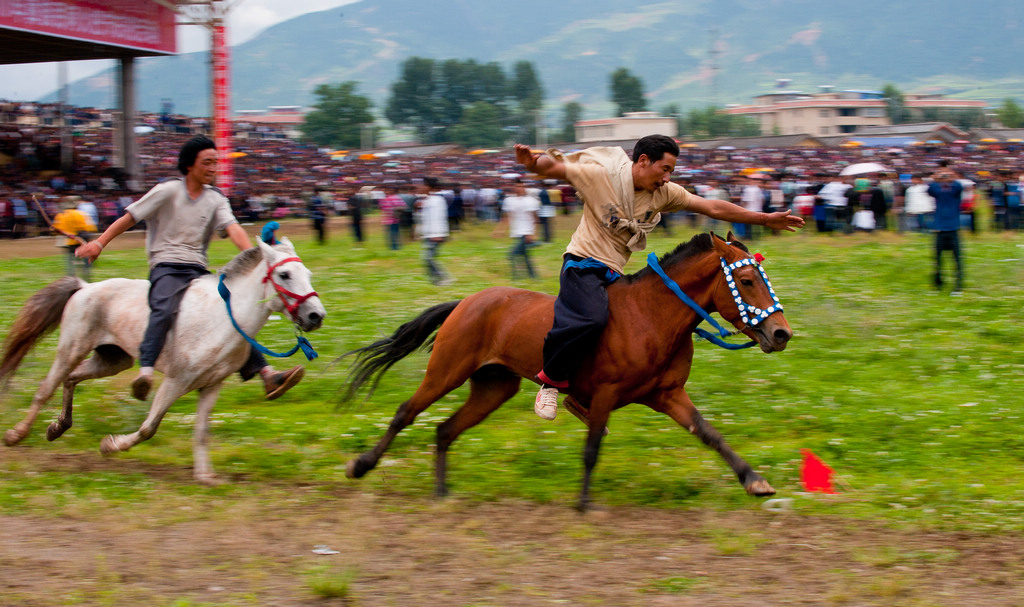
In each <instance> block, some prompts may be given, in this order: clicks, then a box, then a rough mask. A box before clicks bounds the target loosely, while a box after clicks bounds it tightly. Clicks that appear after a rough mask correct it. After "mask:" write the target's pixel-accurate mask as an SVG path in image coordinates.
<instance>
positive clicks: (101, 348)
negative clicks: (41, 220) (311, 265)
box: [0, 238, 326, 484]
mask: <svg viewBox="0 0 1024 607" xmlns="http://www.w3.org/2000/svg"><path fill="white" fill-rule="evenodd" d="M258 245H259V247H258V248H252V249H249V250H247V251H243V252H242V253H239V254H238V255H237V256H236V257H235V258H234V259H233V260H231V262H230V263H228V264H227V265H226V266H225V267H224V269H223V270H222V271H221V273H222V274H223V276H224V285H225V286H226V287H227V288H228V289H229V290H230V293H231V295H230V297H231V311H232V315H233V316H234V318H235V321H236V322H237V323H238V326H239V327H240V328H241V329H242V330H244V331H245V332H246V334H247V335H250V336H252V335H256V333H257V332H258V331H259V330H260V329H261V328H262V327H263V325H264V324H265V323H266V322H267V319H268V318H269V317H270V313H271V312H287V313H288V314H289V315H290V316H291V319H292V321H293V322H294V323H295V325H296V326H297V327H298V328H300V329H302V330H303V331H312V330H314V329H317V328H318V327H320V325H321V323H322V322H323V319H324V316H325V315H326V312H325V311H324V306H323V304H322V303H321V302H320V298H319V297H318V296H317V295H316V292H315V291H313V287H312V284H311V281H310V278H311V276H312V273H311V272H310V271H309V270H308V269H307V268H306V266H304V265H303V264H302V261H301V260H300V259H299V258H298V257H297V256H296V255H295V248H294V247H293V246H292V244H291V242H289V241H288V239H286V238H283V239H281V244H278V245H275V246H273V247H271V246H270V245H267V244H265V243H263V242H262V241H258ZM217 285H218V276H215V275H212V274H211V275H209V276H203V277H201V278H198V279H196V280H194V281H193V282H192V283H191V284H190V285H189V287H188V290H187V291H186V292H185V295H184V297H182V300H181V305H180V307H179V309H178V316H177V320H176V321H175V324H174V326H173V327H172V328H171V331H170V332H169V333H168V335H167V341H166V343H165V344H164V347H163V350H162V351H161V352H160V358H159V359H158V360H157V361H156V369H157V370H159V371H161V372H162V373H163V374H164V379H163V381H162V382H161V383H160V388H159V389H158V390H157V392H156V395H155V396H154V397H153V403H152V406H151V407H150V409H149V416H148V417H146V421H144V422H143V423H142V426H141V427H140V428H139V429H138V430H137V431H136V432H133V433H131V434H122V435H110V436H107V437H105V438H104V439H103V440H102V441H100V451H101V452H102V453H104V454H110V453H115V452H117V451H127V450H128V449H130V448H132V447H134V446H135V445H137V444H139V443H140V442H142V441H144V440H146V439H148V438H150V437H151V436H153V435H154V434H155V433H156V430H157V428H158V427H159V425H160V421H161V420H162V419H163V417H164V414H165V413H167V410H168V409H170V407H171V405H172V404H174V402H175V401H176V400H178V398H180V397H181V396H182V395H184V394H186V393H188V392H191V391H193V390H198V391H199V404H198V405H197V407H196V423H195V430H194V432H193V437H192V440H193V447H192V454H193V458H194V469H193V476H194V477H195V479H196V480H197V481H198V482H200V483H204V484H214V483H215V482H216V480H217V479H216V476H215V474H214V472H213V467H212V466H211V465H210V455H209V452H208V450H207V443H208V435H209V420H210V412H211V411H212V410H213V405H214V403H215V402H216V401H217V395H218V393H220V389H221V386H222V384H223V381H224V378H225V377H227V376H228V375H231V374H232V373H234V372H236V371H238V370H239V369H241V368H242V365H243V364H244V363H245V361H246V359H247V357H248V355H249V347H250V346H249V344H248V343H247V342H246V340H245V339H244V338H243V337H242V335H240V334H239V333H238V331H236V330H235V328H234V327H233V326H232V323H231V319H230V318H229V316H228V312H227V307H226V306H225V302H224V300H223V299H222V298H221V296H220V295H219V293H218V286H217ZM148 293H149V281H147V280H128V279H125V278H112V279H110V280H104V281H102V282H98V283H92V284H88V283H85V282H83V281H81V280H79V279H77V278H73V277H65V278H61V279H60V280H58V281H56V282H54V283H52V284H50V285H49V286H47V287H45V288H43V289H42V290H40V291H39V292H37V293H35V294H34V295H33V296H32V297H30V298H29V300H28V302H26V303H25V306H24V307H23V308H22V310H21V312H20V313H19V314H18V318H17V319H16V320H15V322H14V325H13V326H12V328H11V331H10V333H9V334H8V336H7V339H6V341H5V343H4V351H3V355H2V356H0V383H6V382H7V381H8V380H9V379H10V378H11V376H12V375H13V374H14V372H15V371H16V370H17V368H18V365H19V364H20V363H21V360H22V359H23V358H24V357H25V355H26V354H28V352H29V351H30V350H31V349H32V347H33V346H34V345H35V343H36V342H37V341H38V340H39V339H40V338H41V337H42V336H44V335H45V334H46V333H48V332H49V331H52V330H53V329H55V328H56V327H57V326H58V325H60V326H61V332H60V340H59V341H58V343H57V356H56V358H55V360H54V361H53V365H52V366H51V367H50V372H49V373H48V374H47V376H46V379H44V380H43V381H42V383H41V384H40V385H39V389H38V390H37V391H36V393H35V396H34V397H33V398H32V405H31V407H30V408H29V411H28V414H27V415H26V416H25V419H23V420H22V421H20V422H18V423H17V424H16V425H15V426H14V428H12V429H10V430H8V431H7V432H6V433H5V434H4V443H5V444H6V445H8V446H11V445H14V444H17V443H18V442H19V441H21V440H22V439H23V438H25V436H26V435H27V434H28V432H29V429H30V428H31V427H32V422H33V421H35V418H36V416H37V415H38V414H39V409H40V407H42V406H43V405H44V404H45V403H46V402H47V401H49V400H50V397H51V396H53V393H54V391H55V390H56V389H57V386H58V385H61V384H63V386H64V408H63V411H61V414H60V416H59V417H58V418H57V421H55V422H53V423H52V424H50V426H49V427H48V428H47V430H46V438H47V439H48V440H51V441H52V440H54V439H56V438H58V437H59V436H61V435H62V434H64V432H65V431H66V430H67V429H68V428H70V427H71V404H72V400H73V397H74V391H75V386H76V385H77V384H78V383H79V382H81V381H83V380H86V379H93V378H96V377H107V376H110V375H115V374H117V373H120V372H121V371H124V370H125V369H128V368H130V367H131V366H132V364H133V361H134V359H135V358H136V357H138V354H139V344H141V343H142V335H143V333H144V332H145V330H146V324H147V322H148V318H149V304H148ZM90 353H91V354H92V356H91V357H90V356H89V354H90ZM87 357H88V358H87Z"/></svg>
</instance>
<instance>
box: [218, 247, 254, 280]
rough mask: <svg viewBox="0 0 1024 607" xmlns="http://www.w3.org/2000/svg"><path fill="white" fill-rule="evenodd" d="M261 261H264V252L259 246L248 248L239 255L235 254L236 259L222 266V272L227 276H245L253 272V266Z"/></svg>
mask: <svg viewBox="0 0 1024 607" xmlns="http://www.w3.org/2000/svg"><path fill="white" fill-rule="evenodd" d="M261 261H263V253H262V252H261V251H260V248H259V247H253V248H251V249H246V250H244V251H242V252H241V253H239V254H238V255H235V258H234V259H232V260H231V261H229V262H228V263H227V265H226V266H224V267H223V268H221V270H220V273H221V274H223V275H224V276H225V277H226V278H233V277H235V276H243V275H245V274H248V273H249V272H252V270H253V268H255V267H256V266H258V265H259V264H260V262H261Z"/></svg>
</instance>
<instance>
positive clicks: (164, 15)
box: [0, 0, 175, 53]
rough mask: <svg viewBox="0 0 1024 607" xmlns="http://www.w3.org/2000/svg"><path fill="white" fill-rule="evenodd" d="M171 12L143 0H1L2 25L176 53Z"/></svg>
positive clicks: (75, 38) (102, 42) (172, 12)
mask: <svg viewBox="0 0 1024 607" xmlns="http://www.w3.org/2000/svg"><path fill="white" fill-rule="evenodd" d="M174 22H175V16H174V11H173V10H171V9H169V8H167V7H165V6H161V5H160V4H158V3H156V2H153V1H152V0H146V1H144V2H139V1H137V0H102V2H101V1H98V0H91V1H90V0H0V28H6V29H15V30H21V31H25V32H32V33H39V34H48V35H51V36H59V37H62V38H71V39H74V40H85V41H89V42H97V43H100V44H110V45H113V46H121V47H127V48H133V49H141V50H147V51H155V52H160V53H173V52H175V39H174Z"/></svg>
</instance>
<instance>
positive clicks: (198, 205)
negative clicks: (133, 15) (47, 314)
mask: <svg viewBox="0 0 1024 607" xmlns="http://www.w3.org/2000/svg"><path fill="white" fill-rule="evenodd" d="M216 169H217V152H216V146H215V145H214V143H213V141H212V140H211V139H210V138H209V137H206V136H205V135H196V136H195V137H193V138H191V139H189V140H188V141H187V142H186V143H185V145H183V146H182V148H181V151H180V152H179V154H178V170H179V171H181V173H182V175H184V176H185V177H184V179H175V180H170V181H165V182H163V183H160V184H158V185H156V186H154V187H153V189H151V190H150V191H149V192H148V193H147V194H146V195H145V196H143V197H142V198H140V199H139V200H137V201H135V202H134V203H132V204H131V205H129V206H128V208H127V209H126V212H125V214H124V215H123V216H121V217H120V218H119V219H118V220H117V221H115V222H114V223H112V224H111V225H110V227H109V228H107V229H106V231H105V232H103V234H102V235H100V237H99V238H97V239H96V240H94V241H92V242H90V243H88V244H86V245H84V246H81V247H79V248H78V250H77V251H76V252H75V255H77V256H78V257H84V258H86V259H88V260H89V261H90V262H94V261H95V260H96V258H97V257H99V256H100V253H101V252H102V251H103V248H104V247H105V246H106V245H107V244H109V243H110V241H111V240H113V239H114V238H117V237H118V236H119V235H121V234H122V233H124V232H125V231H127V230H128V229H129V228H131V227H132V226H134V225H135V224H136V223H138V222H139V221H143V220H145V221H146V254H147V256H148V258H149V267H150V272H149V282H150V288H149V308H150V315H149V324H148V325H147V327H146V333H145V337H144V338H143V341H142V345H141V346H140V348H139V366H140V369H139V375H138V377H137V378H136V379H135V381H133V382H132V395H133V396H135V398H137V399H139V400H145V399H146V397H147V396H148V395H149V391H150V388H151V387H152V385H153V367H154V366H155V365H156V361H157V358H159V356H160V351H161V350H162V349H163V346H164V342H165V340H166V338H167V332H168V331H169V330H170V329H171V327H172V326H173V325H174V320H175V317H176V316H177V313H178V306H179V304H180V303H181V298H182V296H183V295H184V294H185V290H186V289H187V288H188V285H189V283H190V282H192V280H193V279H195V278H198V277H200V276H204V275H206V274H208V273H209V271H208V270H207V269H206V265H207V257H206V250H207V247H208V246H209V244H210V240H211V238H212V237H213V233H214V231H217V232H221V233H223V234H226V236H227V237H228V238H230V239H231V242H233V243H234V244H235V246H237V247H238V249H239V250H240V251H245V250H246V249H249V248H250V247H251V246H252V245H251V243H250V242H249V237H248V235H247V234H246V232H245V230H244V229H243V228H242V227H241V226H240V225H239V224H238V220H237V219H235V217H234V215H233V214H232V213H231V206H230V205H229V204H228V199H227V198H226V197H225V196H224V195H223V194H221V193H220V191H219V190H217V189H216V188H215V187H213V185H212V184H213V182H214V179H215V178H216V174H217V173H216ZM257 372H258V373H259V374H260V375H261V376H262V377H263V384H264V391H265V393H266V398H267V400H274V399H275V398H278V397H279V396H281V395H282V394H284V393H285V392H287V391H288V390H289V389H290V388H291V387H292V386H294V385H295V384H297V383H299V380H301V379H302V376H303V374H304V373H305V369H304V368H303V367H302V366H301V365H300V366H297V367H293V368H291V369H289V370H287V371H281V372H279V371H275V370H274V369H273V367H271V366H270V365H268V364H267V361H266V359H265V358H264V357H263V355H262V354H260V353H259V352H257V351H256V350H255V349H253V350H251V351H250V354H249V359H248V360H247V361H246V363H245V365H244V366H243V367H242V368H241V370H239V375H241V376H242V379H243V380H248V379H250V378H251V377H253V376H254V375H256V373H257Z"/></svg>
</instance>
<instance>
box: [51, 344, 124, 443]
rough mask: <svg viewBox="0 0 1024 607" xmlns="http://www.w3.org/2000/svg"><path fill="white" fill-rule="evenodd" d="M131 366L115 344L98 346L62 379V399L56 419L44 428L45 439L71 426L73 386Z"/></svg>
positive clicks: (114, 373)
mask: <svg viewBox="0 0 1024 607" xmlns="http://www.w3.org/2000/svg"><path fill="white" fill-rule="evenodd" d="M131 366H132V357H131V356H129V355H128V353H126V352H125V351H124V350H122V349H121V348H118V347H117V346H100V347H99V348H97V349H96V351H95V352H94V353H93V355H92V356H91V357H89V358H88V359H86V360H84V361H82V362H81V363H80V364H79V365H78V367H76V368H75V370H74V371H72V372H71V374H70V375H68V377H67V379H65V380H64V401H63V407H62V409H61V412H60V416H59V417H57V421H55V422H53V423H51V424H50V425H49V427H47V428H46V440H51V441H52V440H56V439H58V438H60V437H61V435H63V434H64V433H65V432H67V430H68V428H70V427H71V409H72V403H73V401H74V397H75V386H77V385H78V384H79V383H81V382H83V381H85V380H87V379H95V378H97V377H109V376H111V375H117V374H118V373H120V372H121V371H124V370H125V369H129V368H131Z"/></svg>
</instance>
